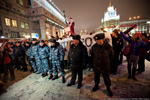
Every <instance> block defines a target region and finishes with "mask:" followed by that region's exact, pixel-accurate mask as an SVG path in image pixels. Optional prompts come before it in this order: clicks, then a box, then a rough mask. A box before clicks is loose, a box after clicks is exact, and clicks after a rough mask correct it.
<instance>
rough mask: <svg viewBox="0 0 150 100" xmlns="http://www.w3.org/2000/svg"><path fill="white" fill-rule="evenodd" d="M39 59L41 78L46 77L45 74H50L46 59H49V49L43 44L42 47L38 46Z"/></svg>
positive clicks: (50, 70)
mask: <svg viewBox="0 0 150 100" xmlns="http://www.w3.org/2000/svg"><path fill="white" fill-rule="evenodd" d="M40 42H43V43H44V41H43V40H40ZM38 53H39V57H40V60H41V63H42V65H43V66H42V76H43V77H45V76H47V72H48V71H49V74H50V75H51V74H52V69H51V66H49V62H48V57H49V47H48V46H47V45H46V44H44V45H43V46H39V52H38Z"/></svg>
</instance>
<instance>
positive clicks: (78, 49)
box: [67, 35, 88, 89]
mask: <svg viewBox="0 0 150 100" xmlns="http://www.w3.org/2000/svg"><path fill="white" fill-rule="evenodd" d="M87 62H88V54H87V48H86V47H85V46H84V45H83V44H82V42H81V41H80V35H73V44H72V45H71V46H70V50H69V53H68V61H67V63H68V66H70V68H71V72H72V77H71V82H70V83H69V84H67V86H71V85H74V84H75V80H76V76H77V74H78V87H77V88H78V89H79V88H81V85H82V79H83V74H82V72H83V68H85V67H86V66H87Z"/></svg>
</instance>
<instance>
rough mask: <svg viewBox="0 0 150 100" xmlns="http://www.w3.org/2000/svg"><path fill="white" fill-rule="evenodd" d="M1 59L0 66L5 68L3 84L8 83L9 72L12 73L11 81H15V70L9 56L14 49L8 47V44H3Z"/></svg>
mask: <svg viewBox="0 0 150 100" xmlns="http://www.w3.org/2000/svg"><path fill="white" fill-rule="evenodd" d="M1 50H2V53H1V56H2V57H1V59H0V65H1V66H2V68H3V72H4V75H3V82H4V83H7V79H8V70H9V72H10V76H11V81H13V80H15V75H14V69H13V67H12V65H11V60H10V57H9V56H8V55H9V53H11V52H12V49H11V48H10V47H9V46H8V44H7V42H5V43H3V44H2V46H1Z"/></svg>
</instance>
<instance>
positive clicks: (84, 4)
mask: <svg viewBox="0 0 150 100" xmlns="http://www.w3.org/2000/svg"><path fill="white" fill-rule="evenodd" d="M52 1H53V2H54V3H55V4H56V6H57V7H58V8H59V9H60V10H61V11H63V10H65V13H66V16H67V18H69V17H72V18H73V20H74V22H75V31H76V33H80V31H81V30H82V31H84V30H87V32H89V33H90V32H92V31H94V29H96V28H97V27H99V26H100V25H101V19H102V18H103V17H104V12H106V11H107V7H108V6H109V0H52ZM111 4H112V5H113V6H114V8H117V15H118V14H119V15H120V21H128V20H129V17H134V16H141V18H140V19H148V18H149V20H150V0H111Z"/></svg>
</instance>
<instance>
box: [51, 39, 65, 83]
mask: <svg viewBox="0 0 150 100" xmlns="http://www.w3.org/2000/svg"><path fill="white" fill-rule="evenodd" d="M49 41H50V44H51V46H50V47H49V48H50V53H49V61H50V65H52V66H53V71H54V75H55V76H54V77H53V78H52V77H51V76H50V78H49V79H51V78H52V80H55V79H58V70H57V69H59V71H60V73H61V76H62V82H63V83H65V71H64V69H63V67H62V64H63V59H64V51H63V48H62V46H61V45H60V44H59V43H58V42H56V39H55V38H52V39H50V40H49Z"/></svg>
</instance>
